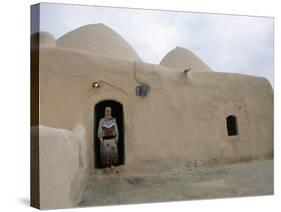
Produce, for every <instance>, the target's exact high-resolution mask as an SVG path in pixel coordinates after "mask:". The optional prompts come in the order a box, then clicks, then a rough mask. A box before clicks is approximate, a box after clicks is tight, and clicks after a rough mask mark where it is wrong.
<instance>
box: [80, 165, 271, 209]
mask: <svg viewBox="0 0 281 212" xmlns="http://www.w3.org/2000/svg"><path fill="white" fill-rule="evenodd" d="M270 194H273V161H272V160H262V161H252V162H244V163H239V164H228V165H220V166H214V167H211V168H200V169H196V170H192V171H188V170H182V171H180V172H177V173H168V174H163V175H145V176H122V175H120V174H119V175H118V174H112V173H109V174H104V176H95V175H92V176H90V178H89V181H88V183H87V184H86V188H85V190H84V191H83V194H82V200H81V202H80V203H79V206H98V205H116V204H135V203H149V202H163V201H181V200H193V199H208V198H226V197H238V196H256V195H270Z"/></svg>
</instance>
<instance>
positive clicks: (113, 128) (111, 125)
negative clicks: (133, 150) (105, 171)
mask: <svg viewBox="0 0 281 212" xmlns="http://www.w3.org/2000/svg"><path fill="white" fill-rule="evenodd" d="M118 136H119V133H118V126H117V123H116V119H115V118H113V117H111V118H105V117H104V118H102V119H101V120H100V122H99V128H98V138H99V139H101V138H102V142H101V145H100V152H101V161H102V165H103V166H110V165H115V164H116V163H117V162H118V148H117V143H118Z"/></svg>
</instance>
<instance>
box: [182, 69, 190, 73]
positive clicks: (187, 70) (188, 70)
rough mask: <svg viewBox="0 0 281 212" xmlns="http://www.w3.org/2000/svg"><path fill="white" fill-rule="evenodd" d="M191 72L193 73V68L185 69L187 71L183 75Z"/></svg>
mask: <svg viewBox="0 0 281 212" xmlns="http://www.w3.org/2000/svg"><path fill="white" fill-rule="evenodd" d="M190 71H191V68H188V69H185V70H184V71H183V73H185V74H187V73H188V72H190Z"/></svg>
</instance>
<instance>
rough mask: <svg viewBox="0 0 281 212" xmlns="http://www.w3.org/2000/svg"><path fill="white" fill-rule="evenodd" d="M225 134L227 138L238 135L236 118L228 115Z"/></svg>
mask: <svg viewBox="0 0 281 212" xmlns="http://www.w3.org/2000/svg"><path fill="white" fill-rule="evenodd" d="M226 126H227V134H228V136H234V135H238V129H237V118H236V117H235V116H234V115H230V116H228V117H227V118H226Z"/></svg>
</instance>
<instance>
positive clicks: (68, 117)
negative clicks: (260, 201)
mask: <svg viewBox="0 0 281 212" xmlns="http://www.w3.org/2000/svg"><path fill="white" fill-rule="evenodd" d="M40 58H41V62H40V71H41V72H40V73H41V74H40V77H41V78H40V79H41V81H40V124H41V125H45V126H50V127H54V128H62V129H70V130H71V129H72V128H73V127H74V126H75V125H76V124H82V125H83V126H84V127H85V128H86V132H87V150H88V155H89V157H88V163H89V166H90V167H93V127H94V126H93V108H94V106H95V104H96V103H98V102H100V101H101V100H108V99H113V100H116V101H118V102H120V103H122V104H123V106H124V115H125V154H126V156H125V158H126V160H125V165H124V166H122V167H120V169H122V171H123V172H127V173H152V172H163V171H164V170H170V169H173V168H176V167H179V166H182V165H185V164H188V163H190V162H192V161H208V160H213V159H216V160H229V161H235V160H236V161H239V160H240V159H244V158H256V157H264V156H268V155H272V151H273V92H272V88H271V85H270V84H269V82H268V81H267V80H265V79H263V78H260V77H252V76H245V75H239V74H226V73H217V72H196V73H195V72H194V73H193V72H189V73H187V74H184V73H182V72H181V71H180V70H174V69H169V68H166V67H164V66H157V65H151V64H145V63H142V62H137V63H136V66H135V71H136V73H134V62H133V61H125V60H124V61H122V60H117V59H112V58H105V57H102V56H98V55H95V54H90V53H86V52H82V51H81V52H80V51H74V50H65V49H62V48H44V49H42V50H41V57H40ZM135 78H137V79H138V80H139V81H141V82H145V83H147V84H148V85H149V86H150V87H151V91H150V93H149V94H148V96H147V97H144V98H143V97H138V96H136V95H135V87H136V86H137V85H138V83H137V82H136V79H135ZM98 80H104V81H105V82H107V83H110V85H108V84H104V85H103V86H102V87H101V88H99V89H93V88H91V84H92V82H94V81H98ZM228 115H235V116H236V117H237V119H238V128H239V129H238V130H239V135H238V136H233V137H229V136H227V130H226V117H227V116H228Z"/></svg>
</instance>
